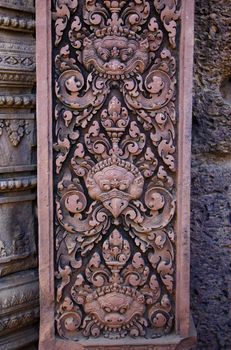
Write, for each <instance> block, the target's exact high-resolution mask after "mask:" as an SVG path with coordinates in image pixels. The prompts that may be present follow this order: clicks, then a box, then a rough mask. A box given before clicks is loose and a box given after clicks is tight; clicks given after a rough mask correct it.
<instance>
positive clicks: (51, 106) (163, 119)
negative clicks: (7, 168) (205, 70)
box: [37, 0, 195, 350]
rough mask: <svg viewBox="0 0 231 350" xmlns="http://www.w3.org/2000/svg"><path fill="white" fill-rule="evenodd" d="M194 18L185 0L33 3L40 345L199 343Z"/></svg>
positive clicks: (106, 346)
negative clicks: (193, 277) (192, 240)
mask: <svg viewBox="0 0 231 350" xmlns="http://www.w3.org/2000/svg"><path fill="white" fill-rule="evenodd" d="M51 3H52V6H51ZM193 12H194V6H193V1H192V0H185V1H182V2H180V1H177V0H154V1H148V0H139V1H138V0H129V1H112V0H108V1H106V0H105V1H104V0H102V1H101V0H84V1H77V0H69V1H68V0H65V1H64V0H56V1H53V2H49V1H44V0H42V1H38V2H37V64H38V69H37V81H38V90H37V98H38V100H37V101H38V103H37V110H38V156H39V160H38V164H39V171H38V189H39V190H38V195H39V227H40V228H39V231H40V233H39V240H40V242H39V246H40V288H41V289H40V290H41V324H40V349H41V350H42V349H48V348H49V349H65V348H67V347H68V349H98V350H99V349H100V350H101V349H144V348H145V349H149V350H154V349H156V350H157V349H165V350H167V349H168V350H170V349H178V350H179V349H189V348H190V347H191V346H192V345H193V343H194V341H195V333H194V331H193V327H192V325H190V310H189V213H190V211H189V197H190V193H189V192H190V135H191V82H192V51H193V50H192V48H193Z"/></svg>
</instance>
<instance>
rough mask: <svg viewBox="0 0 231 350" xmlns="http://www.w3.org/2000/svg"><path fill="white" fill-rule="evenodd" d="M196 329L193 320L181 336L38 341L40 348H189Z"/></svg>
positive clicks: (133, 349) (162, 349)
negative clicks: (186, 332) (186, 331)
mask: <svg viewBox="0 0 231 350" xmlns="http://www.w3.org/2000/svg"><path fill="white" fill-rule="evenodd" d="M196 338H197V337H196V329H195V326H194V323H193V321H192V320H191V324H190V334H189V336H188V337H185V338H182V337H180V336H178V335H176V334H170V335H168V336H165V337H162V338H156V339H152V340H150V339H142V338H136V339H132V338H127V339H117V340H116V344H115V340H110V339H105V338H98V339H97V338H96V339H84V340H82V339H81V340H79V341H77V342H76V341H75V342H74V341H68V342H66V341H65V340H62V339H60V338H55V340H54V342H52V341H51V342H50V341H48V340H47V341H45V342H44V343H43V344H41V343H40V347H39V349H40V350H45V349H49V350H66V349H67V346H68V350H144V349H145V350H190V349H192V348H193V347H194V346H195V344H196Z"/></svg>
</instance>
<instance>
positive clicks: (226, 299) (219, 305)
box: [191, 0, 231, 350]
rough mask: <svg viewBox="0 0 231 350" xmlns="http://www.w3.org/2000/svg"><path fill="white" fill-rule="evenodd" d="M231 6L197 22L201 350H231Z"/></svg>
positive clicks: (194, 252)
mask: <svg viewBox="0 0 231 350" xmlns="http://www.w3.org/2000/svg"><path fill="white" fill-rule="evenodd" d="M230 16H231V12H230V2H229V1H228V0H209V1H208V0H198V1H196V16H195V59H194V102H193V135H192V136H193V147H192V152H193V154H192V193H191V196H192V197H191V198H192V219H191V228H192V229H191V266H192V269H191V309H192V314H193V318H194V321H195V324H196V327H197V332H198V347H197V349H200V350H204V349H209V350H222V349H224V350H225V349H227V350H228V349H230V348H231V322H230V320H231V317H230V313H229V310H230V292H231V283H230V282H231V281H230V279H231V277H230V262H231V254H230V248H231V245H230V236H231V228H230V227H231V226H230V199H231V186H230V178H231V156H230V150H231V60H230V53H231V31H230V21H231V18H230Z"/></svg>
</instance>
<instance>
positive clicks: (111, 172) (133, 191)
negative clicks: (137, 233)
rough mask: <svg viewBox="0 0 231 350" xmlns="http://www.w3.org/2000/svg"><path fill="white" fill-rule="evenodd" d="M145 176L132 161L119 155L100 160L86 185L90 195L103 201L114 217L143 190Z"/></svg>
mask: <svg viewBox="0 0 231 350" xmlns="http://www.w3.org/2000/svg"><path fill="white" fill-rule="evenodd" d="M143 185H144V178H143V176H142V175H141V173H140V172H139V170H138V169H137V168H136V167H135V166H134V165H133V164H131V163H129V162H126V161H123V160H121V159H119V158H117V157H112V158H109V159H107V160H105V161H102V162H99V163H98V164H96V166H94V167H93V168H92V169H91V171H89V173H88V176H87V179H86V186H87V188H88V193H89V195H90V197H91V198H92V199H94V200H96V201H100V202H102V203H103V205H104V207H105V208H106V209H108V210H109V211H110V212H111V214H112V215H113V216H114V218H118V216H119V215H120V214H121V213H122V211H123V210H124V209H125V208H126V207H127V206H128V204H129V202H130V201H131V200H134V199H138V198H139V197H140V196H141V194H142V192H143Z"/></svg>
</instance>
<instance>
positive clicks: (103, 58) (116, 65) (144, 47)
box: [83, 27, 149, 79]
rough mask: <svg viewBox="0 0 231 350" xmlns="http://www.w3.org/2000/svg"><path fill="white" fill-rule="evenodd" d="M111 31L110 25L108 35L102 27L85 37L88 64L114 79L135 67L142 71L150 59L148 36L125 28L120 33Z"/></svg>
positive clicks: (86, 64) (85, 54) (135, 69)
mask: <svg viewBox="0 0 231 350" xmlns="http://www.w3.org/2000/svg"><path fill="white" fill-rule="evenodd" d="M117 30H118V28H117ZM111 31H112V28H111V27H109V28H108V35H106V36H105V33H104V32H105V31H104V32H103V30H102V33H101V31H100V30H99V31H98V32H97V35H95V34H93V35H91V36H90V37H89V38H85V40H84V43H83V45H84V49H83V61H84V64H85V66H86V68H87V69H89V68H90V67H91V66H93V67H94V68H95V69H96V70H97V71H98V72H99V73H101V74H106V75H110V76H111V77H112V78H115V79H120V77H121V75H126V76H128V75H129V74H130V73H131V72H135V71H137V72H139V73H143V72H144V70H145V68H146V65H147V63H148V59H149V55H148V48H149V44H148V41H147V39H141V38H140V37H139V36H138V35H137V34H134V33H133V34H131V33H129V32H128V30H126V29H123V28H121V33H111ZM128 34H130V35H128ZM128 36H129V37H128Z"/></svg>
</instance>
